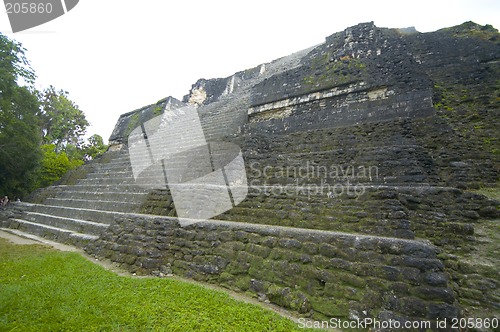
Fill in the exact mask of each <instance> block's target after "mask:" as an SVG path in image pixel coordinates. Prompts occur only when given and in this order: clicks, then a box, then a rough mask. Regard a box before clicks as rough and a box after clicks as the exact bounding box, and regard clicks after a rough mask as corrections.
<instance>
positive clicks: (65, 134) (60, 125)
mask: <svg viewBox="0 0 500 332" xmlns="http://www.w3.org/2000/svg"><path fill="white" fill-rule="evenodd" d="M41 105H42V107H41V110H40V112H39V117H40V121H41V127H42V142H43V144H55V146H56V149H57V151H62V150H63V149H64V148H65V147H66V146H67V145H69V144H71V145H73V146H75V147H77V148H79V149H80V148H82V145H83V136H84V135H85V130H86V129H87V127H88V126H89V122H88V121H87V119H86V118H85V114H84V113H83V112H82V111H81V110H80V109H79V108H78V106H77V105H76V104H75V103H74V102H72V101H71V100H70V99H69V97H68V92H66V91H64V90H59V91H56V89H55V88H54V87H53V86H50V87H49V88H48V89H45V91H44V92H43V93H42V96H41Z"/></svg>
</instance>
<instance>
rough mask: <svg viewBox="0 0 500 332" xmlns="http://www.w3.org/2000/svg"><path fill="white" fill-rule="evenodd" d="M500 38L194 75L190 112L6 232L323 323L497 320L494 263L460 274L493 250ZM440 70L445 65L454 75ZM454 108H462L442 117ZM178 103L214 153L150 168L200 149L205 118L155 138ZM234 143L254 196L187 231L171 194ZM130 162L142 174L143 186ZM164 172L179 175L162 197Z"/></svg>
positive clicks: (382, 42)
mask: <svg viewBox="0 0 500 332" xmlns="http://www.w3.org/2000/svg"><path fill="white" fill-rule="evenodd" d="M474 29H475V30H474V31H476V32H477V33H478V34H479V32H478V31H483V32H484V31H486V30H484V29H482V28H481V29H480V28H478V27H476V28H474ZM453 31H455V30H453ZM467 31H468V30H467ZM481 33H482V32H481ZM495 40H496V39H491V38H490V39H488V38H476V37H474V38H472V37H471V38H461V37H459V36H457V35H456V32H453V33H452V32H451V30H450V31H448V30H446V31H438V32H436V33H431V34H401V33H400V32H398V31H397V30H394V29H381V28H377V27H375V26H374V25H373V23H365V24H360V25H358V26H355V27H351V28H348V29H346V30H345V31H344V32H340V33H337V34H334V35H332V36H329V37H327V38H326V39H325V43H323V44H320V45H318V46H315V47H311V48H309V49H306V50H303V51H300V52H297V53H295V54H292V55H289V56H286V57H283V58H280V59H278V60H275V61H273V62H270V63H266V64H261V65H259V66H257V67H254V68H251V69H248V70H244V71H241V72H238V73H235V74H234V75H232V76H230V77H227V78H219V79H212V80H204V79H201V80H199V81H198V82H196V83H195V84H194V85H193V86H192V89H191V91H190V92H189V94H188V95H186V96H185V97H184V99H183V101H182V102H181V101H179V100H176V99H175V98H172V97H168V98H166V99H163V100H160V101H159V102H158V103H156V104H154V105H149V106H146V107H143V108H141V109H139V110H136V111H133V112H129V113H126V114H123V115H122V116H121V117H120V118H119V120H118V122H117V125H116V127H115V130H114V131H113V134H112V135H111V137H110V145H111V146H110V149H109V150H108V152H106V153H105V154H104V156H102V157H101V158H99V159H96V160H94V161H92V162H90V163H88V164H86V165H84V166H83V167H82V170H83V171H81V172H79V174H80V175H78V176H76V179H75V178H72V180H71V181H70V180H64V179H63V181H62V182H61V183H59V184H57V185H54V186H52V187H50V188H46V189H45V190H41V191H39V192H37V193H36V194H35V195H33V196H32V197H31V200H30V202H27V203H14V204H12V208H11V209H9V212H7V215H8V217H3V218H0V222H1V225H0V226H1V227H4V228H10V229H17V230H21V231H24V232H29V233H32V234H36V235H38V236H42V237H46V238H49V239H53V240H55V241H59V242H63V243H68V244H72V245H75V246H78V247H81V248H85V250H86V251H87V252H88V253H91V254H93V255H95V256H96V257H106V258H110V259H111V260H113V261H115V262H119V263H121V264H123V266H124V267H125V268H128V269H129V270H130V271H132V272H137V273H148V274H149V273H152V274H154V275H159V274H160V272H162V273H164V272H167V273H172V272H173V273H176V274H180V275H183V276H186V277H189V278H194V279H197V280H202V281H207V282H217V283H219V284H222V285H224V286H225V287H228V288H230V289H234V290H240V291H245V292H251V293H254V294H256V296H258V297H259V298H262V299H265V300H268V301H270V302H273V303H277V304H279V305H282V306H284V307H286V308H289V309H292V310H296V311H298V312H299V313H300V314H303V315H306V316H309V317H313V318H318V319H328V318H331V317H339V318H342V319H352V318H353V317H360V318H363V317H367V318H374V317H376V318H378V319H393V320H397V321H401V322H403V321H408V320H429V321H433V322H435V321H436V320H437V319H441V320H443V319H444V318H448V319H450V318H452V317H461V316H463V315H464V313H465V314H467V310H474V306H479V307H481V308H482V309H484V310H486V311H487V312H495V310H497V312H498V299H499V298H500V294H498V288H499V287H498V286H499V285H500V281H499V280H498V277H495V276H498V267H495V263H492V264H490V262H489V261H488V262H486V263H484V261H482V262H481V264H480V265H481V266H479V265H474V264H472V263H471V264H469V265H467V267H464V265H463V264H462V261H461V258H463V257H470V255H474V252H475V250H476V249H477V247H478V245H480V244H481V243H483V242H481V243H479V242H478V240H477V238H478V234H477V229H480V230H481V232H483V233H481V234H484V233H485V231H484V230H485V229H488V227H490V226H491V225H490V224H491V223H494V222H496V221H498V220H499V219H500V213H499V206H500V203H499V202H498V201H495V200H493V199H488V198H487V197H485V196H483V195H480V194H478V193H475V192H473V191H472V190H473V189H478V188H481V187H485V186H486V187H487V186H492V185H493V186H494V185H495V184H496V183H497V182H498V178H499V171H500V168H499V167H498V165H499V160H498V153H496V152H495V151H496V150H495V147H494V146H493V145H492V144H491V142H495V141H496V140H497V136H498V131H496V130H495V125H496V124H497V123H498V116H497V115H495V114H497V113H495V111H496V108H495V107H496V106H495V105H496V104H495V101H494V100H492V99H491V98H490V97H488V96H485V95H484V96H483V94H484V93H483V88H484V89H486V90H488V89H490V88H491V87H492V86H495V84H496V77H497V76H495V75H494V74H491V75H490V74H488V73H498V71H499V70H500V69H499V67H498V61H497V60H495V59H498V58H499V51H498V43H497V42H495ZM437 41H439V42H437ZM445 45H454V47H447V46H445ZM478 50H480V51H478ZM458 51H459V52H458ZM457 52H458V53H457ZM436 54H440V57H437V56H436ZM442 59H447V60H446V61H449V62H450V63H452V64H450V65H449V66H445V67H446V69H443V68H445V67H443V66H442V63H441V61H442ZM478 81H482V82H484V83H483V85H484V86H482V85H481V84H478V83H477V82H478ZM465 83H467V84H468V85H467V86H470V87H471V89H472V90H473V91H472V92H471V94H477V95H481V96H483V97H481V98H480V99H474V98H473V97H470V98H473V100H474V102H473V103H472V104H468V100H469V99H467V98H468V97H467V96H465V97H464V96H461V97H460V98H459V97H457V96H458V95H451V93H452V91H455V90H456V91H455V92H453V93H457V94H458V93H459V94H467V93H469V92H468V91H467V90H466V89H465V87H464V88H463V89H462V88H460V89H459V88H458V87H457V86H461V84H465ZM444 86H445V87H444ZM486 90H485V91H486ZM488 91H489V90H488ZM491 95H492V96H493V95H494V93H492V94H491ZM451 99H453V100H455V102H456V104H453V107H456V110H453V109H450V108H451V106H449V105H447V106H446V108H445V107H444V106H443V104H444V103H450V100H451ZM471 100H472V99H471ZM450 105H451V104H450ZM183 107H190V108H196V112H197V115H198V118H199V123H200V125H201V129H200V130H201V131H202V132H203V135H204V136H203V138H204V139H205V141H206V145H204V146H202V147H199V146H198V149H197V150H196V149H193V150H192V151H191V152H192V153H191V154H189V153H177V154H175V153H171V151H173V150H168V152H169V153H171V154H170V155H169V156H168V157H164V158H160V159H162V160H161V161H160V160H153V159H154V156H156V155H158V154H157V153H158V151H153V150H154V149H156V148H157V147H161V146H163V145H169V146H172V145H173V143H172V142H175V143H176V144H177V145H176V147H177V149H178V150H179V151H180V150H185V149H186V148H187V147H191V146H192V145H195V143H196V144H197V142H199V140H200V137H190V135H189V133H192V132H193V128H192V126H193V125H196V124H197V122H196V121H194V122H186V123H183V122H179V123H176V124H175V130H170V131H169V130H163V129H162V128H165V123H167V124H168V121H169V120H168V119H169V117H171V116H173V115H172V114H174V112H175V111H176V110H178V109H182V108H183ZM464 119H470V124H469V123H468V122H467V123H465V120H464ZM478 121H479V122H480V123H479V122H478ZM193 123H194V124H193ZM162 126H163V127H162ZM482 128H485V129H484V130H483V129H482ZM160 130H162V134H161V135H158V134H157V133H158V132H160ZM197 133H198V134H199V132H197ZM495 135H496V136H495ZM137 146H142V148H140V149H137V148H136V147H137ZM229 146H237V147H239V148H240V149H241V156H242V158H243V160H244V163H245V172H246V180H247V186H241V187H238V185H234V187H231V190H240V191H242V192H243V190H242V189H245V192H246V190H248V194H247V195H246V198H245V199H244V200H243V201H241V202H240V203H239V204H234V205H235V206H232V207H231V208H227V209H226V210H225V212H223V213H221V214H219V215H216V216H214V217H213V218H211V219H210V220H206V219H200V220H188V221H183V222H179V219H178V218H177V211H176V206H175V202H174V197H173V193H172V192H173V191H174V190H177V189H179V188H182V189H184V190H185V189H186V188H190V187H189V186H196V181H195V180H196V178H197V176H195V174H197V173H196V172H198V174H201V173H200V172H202V171H206V168H207V165H210V166H211V168H212V169H211V171H216V170H220V169H221V167H220V166H221V165H219V164H223V163H224V162H226V161H230V160H232V157H234V151H229V150H230V149H229V148H228V147H229ZM134 148H135V150H133V149H134ZM129 149H130V150H129ZM132 150H133V151H134V152H133V156H132V157H133V158H132V161H131V152H130V151H132ZM195 150H196V151H195ZM205 151H210V158H211V159H210V162H209V160H202V158H201V157H200V156H201V155H202V154H203V153H204V152H205ZM160 152H161V153H159V155H161V154H162V153H163V154H165V151H160ZM184 152H185V151H184ZM229 156H230V157H231V158H229ZM157 159H159V158H157ZM214 160H215V161H218V163H215V162H214ZM134 161H135V162H137V161H140V162H139V164H141V163H142V164H141V165H140V166H141V167H142V169H141V170H140V171H141V172H140V177H138V178H137V179H136V177H137V175H138V173H139V172H138V171H137V169H136V170H135V171H136V174H134V169H133V165H134ZM221 161H223V162H221ZM222 166H224V165H222ZM166 174H177V175H179V174H180V175H181V179H180V180H179V179H176V180H178V181H170V182H173V183H174V184H170V185H169V184H168V182H169V181H168V178H166ZM203 175H206V174H203ZM224 176H225V181H226V185H227V184H228V183H229V182H228V175H227V174H225V175H224ZM186 179H188V180H193V182H194V184H193V183H187V182H186V181H185V182H182V181H181V180H186ZM224 186H225V185H223V184H220V183H219V184H213V188H212V189H214V190H212V191H211V190H208V189H207V190H205V191H204V192H202V193H201V194H199V197H197V202H198V203H196V204H197V205H199V206H195V207H194V208H197V209H200V210H202V209H203V208H204V205H207V206H210V205H213V204H212V203H214V202H215V203H217V202H218V201H217V200H218V197H217V196H216V195H214V192H218V191H220V189H221V187H224ZM215 189H217V190H215ZM222 189H224V188H222ZM200 197H202V198H203V199H202V200H201V202H203V203H199V202H200V200H199V199H200ZM484 243H487V241H484ZM493 261H494V260H493ZM470 278H472V279H474V280H479V282H477V283H476V285H472V284H471V283H470V282H469V281H468V280H471V279H470ZM387 294H391V295H390V296H389V295H387Z"/></svg>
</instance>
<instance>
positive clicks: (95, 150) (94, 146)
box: [83, 134, 108, 160]
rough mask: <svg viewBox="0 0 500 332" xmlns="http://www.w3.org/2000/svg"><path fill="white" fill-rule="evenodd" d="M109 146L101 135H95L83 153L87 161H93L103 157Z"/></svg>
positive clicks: (89, 140) (90, 138) (91, 137)
mask: <svg viewBox="0 0 500 332" xmlns="http://www.w3.org/2000/svg"><path fill="white" fill-rule="evenodd" d="M107 149H108V146H107V145H106V144H104V140H103V139H102V137H101V136H100V135H97V134H94V135H92V136H90V137H89V139H88V143H87V144H86V145H85V146H84V148H83V151H84V153H85V159H86V160H92V159H95V158H96V157H98V156H100V155H102V154H103V153H104V152H106V150H107Z"/></svg>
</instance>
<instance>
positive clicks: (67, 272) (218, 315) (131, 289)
mask: <svg viewBox="0 0 500 332" xmlns="http://www.w3.org/2000/svg"><path fill="white" fill-rule="evenodd" d="M0 258H1V259H0V285H1V286H0V298H1V299H2V300H1V301H0V330H2V331H13V330H17V331H300V330H301V329H299V328H298V325H297V324H295V323H293V322H292V321H290V320H288V319H285V318H283V317H280V316H279V315H278V314H276V313H274V312H271V311H268V310H265V309H263V308H262V307H259V306H256V305H251V304H248V303H243V302H240V301H237V300H235V299H233V298H231V297H230V296H229V295H227V294H225V293H222V292H218V291H214V290H210V289H207V288H205V287H202V286H199V285H194V284H190V283H186V282H181V281H178V280H175V279H170V278H168V279H154V278H130V277H120V276H117V275H115V274H114V273H112V272H110V271H107V270H104V269H103V268H102V267H100V266H98V265H95V264H92V263H91V262H89V261H88V260H86V259H85V258H83V257H81V256H80V255H79V254H76V253H63V252H56V251H54V250H50V249H47V248H45V247H42V246H33V245H31V246H16V245H12V244H9V243H8V242H7V241H6V240H3V239H0Z"/></svg>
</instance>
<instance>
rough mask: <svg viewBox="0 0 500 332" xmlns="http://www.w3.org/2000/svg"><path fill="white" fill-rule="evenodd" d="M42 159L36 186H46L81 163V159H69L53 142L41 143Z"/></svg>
mask: <svg viewBox="0 0 500 332" xmlns="http://www.w3.org/2000/svg"><path fill="white" fill-rule="evenodd" d="M42 151H43V159H42V164H41V168H40V169H39V171H38V173H37V177H36V178H37V182H36V186H37V187H38V188H40V187H46V186H49V185H51V184H52V183H54V182H55V181H57V180H59V179H60V178H61V177H62V176H63V175H64V174H66V172H67V171H69V170H70V169H74V168H76V167H78V166H81V165H82V164H83V161H82V160H78V159H75V160H71V159H70V158H68V155H67V154H66V152H57V151H56V146H55V144H44V145H42Z"/></svg>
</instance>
